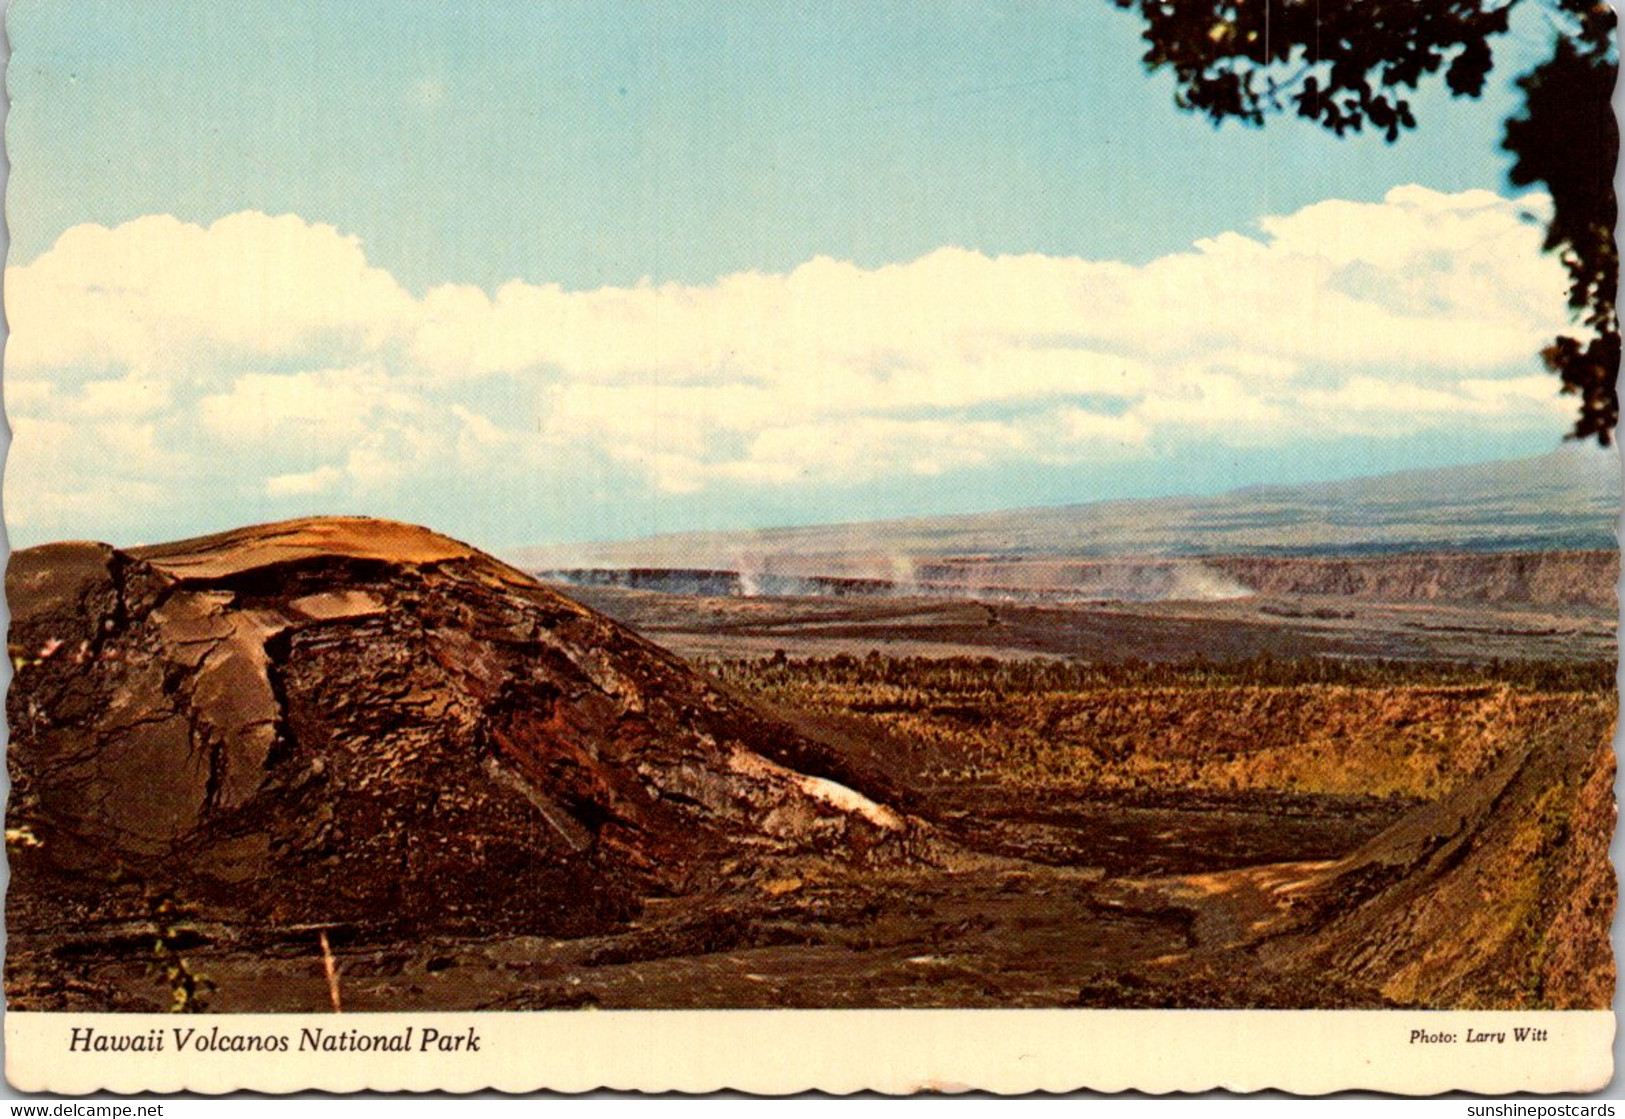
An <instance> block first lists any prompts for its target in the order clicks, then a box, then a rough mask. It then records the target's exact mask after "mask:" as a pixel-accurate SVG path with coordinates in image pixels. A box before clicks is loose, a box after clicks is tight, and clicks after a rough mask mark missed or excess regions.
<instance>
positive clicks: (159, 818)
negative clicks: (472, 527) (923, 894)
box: [7, 518, 915, 934]
mask: <svg viewBox="0 0 1625 1119" xmlns="http://www.w3.org/2000/svg"><path fill="white" fill-rule="evenodd" d="M7 593H8V596H9V598H10V602H11V609H12V619H13V620H12V628H11V633H10V646H11V656H12V659H13V664H14V665H15V666H16V670H17V671H16V676H15V678H14V682H13V685H12V688H11V692H10V695H9V697H8V706H7V714H8V718H9V721H10V726H11V731H12V742H11V749H10V753H9V758H8V761H9V765H10V769H11V778H12V782H13V791H12V798H11V802H10V806H9V810H8V816H7V828H8V838H9V839H10V840H11V842H10V843H9V844H8V846H9V847H10V848H11V852H12V855H13V864H12V865H13V875H14V877H13V880H12V889H11V893H10V896H9V899H8V900H9V906H10V914H11V920H12V928H13V929H14V930H15V929H19V928H21V929H24V930H26V929H27V928H29V927H31V926H35V925H38V926H41V927H51V926H60V925H64V924H68V925H71V924H74V923H79V924H87V923H96V922H109V921H114V922H116V921H117V920H120V919H129V918H135V917H140V916H142V915H143V911H144V910H145V909H147V908H150V907H151V906H152V905H153V904H155V902H154V897H155V892H158V893H165V894H166V895H167V894H173V895H174V897H175V898H176V899H178V900H179V901H181V902H185V903H188V904H195V905H196V907H197V908H198V909H199V910H200V911H207V912H208V913H210V914H212V915H219V916H220V917H221V919H223V920H231V921H242V922H248V923H251V924H253V925H255V926H256V927H262V928H267V929H271V928H277V927H294V926H306V927H308V926H310V925H313V924H324V923H342V924H348V925H351V926H358V927H393V928H401V927H405V928H412V929H442V930H446V929H456V928H474V929H478V930H480V931H481V932H484V933H490V932H493V931H498V930H502V929H508V930H515V931H520V930H522V931H533V932H547V933H553V934H579V933H581V932H584V931H590V930H592V929H595V928H600V927H604V926H606V925H607V924H610V923H613V922H614V921H616V920H618V919H620V918H622V917H624V916H625V915H626V914H628V913H629V912H631V911H633V910H634V909H635V908H636V906H637V905H638V904H639V902H640V900H641V899H643V898H645V897H648V896H651V895H657V894H662V893H672V892H679V891H682V890H684V889H687V888H690V887H692V886H693V885H694V883H695V882H696V881H699V880H702V879H703V878H704V877H705V875H706V874H708V873H710V872H711V870H712V869H714V867H715V866H716V864H717V863H718V862H719V861H720V860H721V859H722V857H723V855H724V853H726V855H727V856H728V857H730V858H732V859H733V860H735V862H737V861H738V860H740V859H744V860H746V861H748V860H750V859H752V858H761V859H771V858H772V857H774V856H775V854H777V853H783V852H793V853H802V854H805V853H822V854H824V855H828V856H830V857H832V858H835V859H837V860H862V859H874V858H887V857H890V856H893V855H896V854H897V853H900V852H901V851H903V850H904V849H905V848H906V847H907V846H908V844H909V843H910V842H911V836H912V835H913V833H914V831H915V827H914V825H911V824H910V822H908V821H907V820H905V819H904V818H903V817H901V816H899V815H898V814H897V813H895V812H893V811H892V810H891V809H889V808H887V807H885V806H883V805H881V804H879V803H875V802H874V801H872V800H870V799H868V798H866V797H864V796H862V795H859V794H858V793H856V792H854V791H853V790H852V789H850V788H848V787H847V786H845V785H843V784H839V783H837V782H836V781H835V780H831V779H830V777H831V776H840V775H841V774H840V770H839V767H838V765H837V764H836V763H834V762H829V763H828V764H827V765H825V766H824V768H823V770H822V772H821V773H820V774H817V775H815V774H813V773H808V772H802V771H798V770H797V769H793V768H790V766H788V765H786V764H784V763H785V762H786V761H789V762H793V763H796V764H800V765H804V766H805V765H811V766H813V767H814V768H817V767H819V766H820V764H822V761H827V759H824V758H823V755H822V754H821V753H820V750H819V748H818V747H817V745H816V744H814V743H811V742H808V741H807V740H805V739H802V738H801V737H800V736H798V735H797V734H796V733H795V732H792V731H790V730H788V729H787V728H786V727H784V726H783V725H781V724H778V723H775V722H773V721H772V720H770V719H768V718H766V717H764V716H763V715H761V714H759V713H758V712H757V711H756V710H754V709H753V708H751V707H750V706H748V705H747V704H745V703H743V702H741V701H739V700H736V699H733V698H730V697H728V696H725V695H723V694H722V693H721V692H719V691H718V690H717V689H715V688H714V687H713V686H711V685H710V684H709V683H708V682H707V681H706V680H704V679H703V678H701V677H700V676H698V675H696V674H695V673H694V672H693V671H691V670H690V669H688V668H687V667H686V666H685V665H684V664H683V663H682V662H680V661H678V660H677V659H676V658H674V657H672V656H670V655H668V654H666V653H664V652H663V651H661V650H660V649H658V648H656V647H654V646H652V645H650V644H648V643H647V642H645V641H643V640H641V639H640V638H638V637H636V636H635V635H633V634H632V633H631V632H629V631H628V630H626V629H624V628H622V627H620V626H619V625H617V624H615V623H613V622H611V621H609V620H607V619H605V618H603V617H601V616H598V615H596V614H594V613H592V612H591V611H589V610H587V609H585V608H583V607H581V606H578V605H576V604H575V603H573V602H571V601H569V600H567V599H565V598H563V597H561V596H559V595H557V594H554V593H552V592H551V591H548V590H546V589H544V588H543V587H541V586H539V585H538V584H536V583H535V582H534V581H532V580H531V579H530V578H528V577H527V576H525V575H523V574H521V573H520V572H518V571H516V570H514V569H512V568H509V567H507V566H505V565H503V564H501V563H499V562H497V561H495V560H493V559H492V558H491V557H489V556H487V555H484V554H483V553H480V552H478V551H476V550H474V549H473V548H470V547H468V546H467V545H464V544H461V543H458V542H456V541H454V540H450V539H448V538H446V537H443V536H439V535H437V534H435V533H432V532H429V531H428V530H425V529H421V528H415V527H411V526H408V525H401V524H394V523H389V522H381V521H373V520H366V519H337V518H335V519H318V520H305V521H297V522H288V523H285V524H277V525H268V526H261V527H256V528H248V529H243V530H239V531H236V532H231V533H226V534H224V535H220V536H213V537H207V538H203V539H198V540H191V541H186V542H182V543H178V544H173V545H165V546H159V547H149V548H136V549H130V550H119V549H116V548H112V547H109V546H107V545H104V544H94V543H66V544H53V545H46V546H43V547H39V548H32V549H28V550H26V551H23V552H19V553H17V554H16V555H15V556H13V558H12V561H11V566H10V568H9V570H8V572H7ZM64 906H66V908H67V912H64V909H63V907H64Z"/></svg>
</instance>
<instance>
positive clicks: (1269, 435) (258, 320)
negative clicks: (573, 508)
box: [6, 186, 1572, 519]
mask: <svg viewBox="0 0 1625 1119" xmlns="http://www.w3.org/2000/svg"><path fill="white" fill-rule="evenodd" d="M1545 205H1546V202H1545V200H1544V199H1543V198H1540V197H1538V196H1535V197H1531V198H1529V199H1523V200H1507V199H1504V198H1501V197H1499V196H1497V195H1494V194H1491V193H1489V192H1486V191H1468V192H1464V193H1461V194H1440V193H1437V192H1434V191H1430V190H1426V189H1424V188H1421V187H1415V186H1409V187H1399V188H1395V189H1394V190H1393V191H1391V192H1389V194H1388V195H1387V197H1386V198H1385V199H1384V200H1383V201H1381V202H1376V203H1356V202H1347V201H1338V200H1332V201H1327V202H1323V203H1319V204H1316V205H1313V206H1309V207H1306V208H1304V209H1302V210H1299V211H1297V212H1295V213H1292V214H1285V215H1277V216H1272V217H1267V218H1265V219H1263V220H1262V221H1261V222H1260V223H1259V228H1258V229H1257V230H1255V231H1231V232H1225V233H1221V234H1219V235H1217V236H1214V237H1212V238H1208V239H1205V240H1203V241H1201V242H1199V243H1198V244H1197V245H1196V246H1194V247H1193V248H1192V249H1191V250H1190V251H1188V252H1184V253H1178V254H1172V255H1169V256H1164V257H1161V258H1159V259H1156V260H1153V261H1151V262H1149V263H1147V264H1145V265H1143V266H1130V265H1126V264H1122V263H1119V262H1112V261H1089V260H1083V259H1077V258H1070V257H1049V256H1043V255H1039V254H1026V255H1018V256H996V257H989V256H986V255H983V254H981V253H977V252H971V251H968V250H964V249H959V248H943V249H939V250H937V251H935V252H932V253H930V254H928V255H926V256H924V257H921V258H920V259H918V260H913V261H908V262H902V263H897V264H890V265H886V266H883V267H879V268H861V267H858V266H857V265H854V264H851V263H845V262H841V261H837V260H832V259H829V258H823V257H821V258H817V259H814V260H811V261H808V262H806V263H805V264H802V265H801V266H799V267H797V268H795V269H793V270H791V271H789V272H787V273H785V274H781V275H775V274H764V273H755V272H747V273H740V274H737V275H732V276H726V277H723V278H721V279H719V280H717V281H716V282H714V283H710V284H703V285H692V286H685V285H677V284H664V285H649V284H643V285H638V286H633V287H627V288H604V289H600V290H596V291H584V292H571V291H566V290H564V289H563V288H561V287H559V286H557V285H547V284H531V283H524V282H519V281H515V282H512V283H509V284H506V285H504V286H503V287H502V288H500V289H499V290H498V291H496V292H495V293H494V294H487V293H486V292H484V291H482V290H480V289H477V288H472V287H467V286H461V285H443V286H439V287H435V288H432V289H431V290H429V291H428V292H427V293H426V294H425V295H424V296H423V297H422V298H414V297H413V296H411V295H410V294H409V293H407V292H406V291H405V290H404V289H403V288H402V287H401V285H400V284H399V283H398V282H397V281H396V280H395V279H394V278H393V277H392V276H391V275H389V274H388V273H387V272H385V271H383V270H381V269H379V268H377V267H375V266H373V265H372V264H370V263H369V262H368V261H367V259H366V256H365V253H364V252H363V249H362V246H361V244H360V242H359V241H357V240H356V239H355V238H353V237H348V236H345V235H343V234H342V233H340V232H339V231H338V230H336V229H334V228H332V227H331V226H326V225H321V224H312V223H307V222H305V221H304V220H302V219H300V218H298V217H294V216H291V215H285V216H281V217H269V216H266V215H264V214H258V213H242V214H235V215H232V216H230V217H226V218H222V219H220V220H219V221H217V222H215V223H214V224H212V225H210V226H208V227H207V228H204V227H200V226H196V225H189V224H186V223H183V222H180V221H178V220H176V219H174V218H172V217H167V216H155V217H146V218H141V219H138V220H136V221H133V222H130V223H128V224H126V225H122V226H119V227H117V228H115V229H105V228H101V227H98V226H79V227H76V228H74V229H71V230H69V231H68V232H66V233H65V234H63V236H62V237H61V238H60V239H59V240H58V242H57V244H56V245H55V246H54V247H53V248H52V249H51V250H49V251H48V252H46V253H45V254H44V255H42V256H41V257H39V258H38V259H37V260H35V261H33V262H31V263H29V264H24V265H18V266H13V267H11V268H9V269H8V271H7V299H8V303H7V312H8V314H9V315H10V318H11V323H12V328H13V334H12V340H11V344H10V348H9V349H8V352H7V370H6V373H7V379H6V401H7V406H8V408H9V409H10V414H11V418H12V421H13V424H14V426H15V429H16V433H17V443H16V450H15V451H14V458H13V464H12V469H11V470H10V471H8V488H7V497H8V501H9V502H10V506H11V510H12V512H13V513H14V514H16V513H17V511H18V510H19V509H22V510H26V511H28V512H27V515H29V516H32V517H35V518H36V519H38V518H40V517H46V516H48V509H49V504H48V502H47V500H46V498H47V495H49V496H50V500H51V501H58V502H60V503H61V504H62V507H63V508H74V509H78V510H80V511H81V512H85V511H88V510H92V509H94V508H101V507H102V506H100V505H97V502H98V501H100V500H101V499H100V498H97V497H95V496H94V495H95V494H97V493H115V492H116V493H118V494H119V495H120V496H119V499H120V500H125V501H134V500H143V495H147V496H149V497H152V498H153V499H154V500H157V499H162V500H170V501H186V500H194V501H202V500H205V499H206V497H205V494H212V495H214V496H213V497H210V498H207V499H208V500H226V499H229V495H232V494H237V495H253V497H254V500H261V501H270V502H272V503H273V508H274V507H275V506H274V503H275V502H278V501H286V502H293V501H295V500H296V499H306V500H308V499H312V498H318V497H319V498H323V499H324V500H325V499H329V498H331V499H333V500H340V499H345V498H354V499H355V500H357V501H358V502H359V501H361V500H362V499H363V498H365V499H366V500H368V501H378V500H383V499H384V498H385V497H386V496H387V495H388V493H389V492H390V491H391V488H392V487H402V486H405V487H432V486H437V485H441V484H443V483H445V482H446V481H447V480H448V479H449V480H457V479H461V480H463V481H468V482H477V481H478V480H479V479H480V478H481V477H482V475H484V474H485V473H487V472H489V471H492V470H495V469H499V468H513V469H520V470H523V471H533V472H545V471H547V470H548V469H550V465H549V464H550V463H556V462H559V461H562V460H564V459H569V460H570V461H572V462H579V461H580V460H581V456H582V455H583V454H587V455H595V456H598V457H599V458H600V459H601V460H604V461H607V462H611V463H619V464H621V465H622V466H625V467H630V468H631V469H633V470H635V471H636V472H638V473H640V474H642V475H643V476H644V478H645V479H646V480H647V482H648V484H649V485H650V486H651V487H654V488H656V489H658V490H661V491H663V492H667V493H693V492H697V491H701V490H705V489H707V488H710V487H715V486H742V485H751V486H785V485H789V486H794V485H837V486H839V485H846V484H852V483H857V482H861V481H866V480H872V479H876V478H883V477H886V476H891V475H897V474H903V475H909V474H912V475H918V476H924V477H929V476H934V475H937V474H942V473H947V472H951V471H957V470H967V469H978V468H984V469H985V468H998V467H1019V466H1021V465H1022V464H1037V463H1043V464H1049V465H1065V464H1069V463H1077V464H1086V463H1091V462H1099V461H1107V460H1120V459H1122V458H1124V457H1125V456H1136V455H1150V454H1159V453H1169V452H1170V450H1171V449H1174V448H1179V447H1181V446H1184V445H1186V444H1188V442H1189V441H1190V440H1191V439H1192V438H1200V439H1202V440H1205V441H1208V442H1213V441H1217V442H1220V443H1223V444H1229V445H1233V446H1238V447H1239V446H1248V445H1258V444H1261V443H1264V444H1268V443H1277V442H1284V441H1289V440H1294V439H1301V438H1305V437H1306V435H1305V433H1311V434H1318V433H1322V432H1334V433H1348V434H1366V435H1394V434H1400V433H1408V432H1416V431H1423V430H1427V429H1429V428H1444V427H1447V426H1453V425H1457V424H1459V423H1460V422H1461V421H1462V419H1463V418H1464V417H1467V418H1470V419H1471V420H1472V421H1473V422H1475V423H1482V424H1485V425H1488V426H1491V427H1512V426H1517V425H1520V424H1522V425H1525V426H1530V427H1533V426H1540V427H1541V428H1543V429H1551V430H1553V431H1554V433H1555V431H1556V430H1558V429H1560V427H1561V424H1562V420H1563V414H1564V413H1565V411H1566V410H1567V408H1568V407H1569V406H1570V405H1571V403H1572V402H1570V401H1565V400H1563V399H1562V398H1560V397H1559V396H1558V395H1557V392H1556V382H1555V379H1553V378H1551V377H1549V376H1547V375H1546V374H1544V373H1542V372H1540V371H1539V365H1538V361H1537V359H1536V357H1535V354H1536V353H1537V351H1538V350H1539V348H1540V346H1541V345H1542V343H1543V342H1544V341H1545V340H1546V339H1547V338H1549V337H1550V336H1551V335H1552V334H1553V333H1554V332H1556V331H1558V330H1560V329H1562V328H1563V326H1564V324H1565V322H1566V315H1565V307H1564V300H1563V296H1564V291H1565V280H1564V275H1563V272H1562V269H1561V267H1560V266H1559V265H1558V263H1557V262H1556V261H1555V260H1554V259H1553V258H1552V257H1551V256H1549V255H1547V254H1543V253H1542V252H1541V251H1540V244H1539V240H1540V230H1539V227H1538V225H1535V224H1531V223H1530V222H1528V221H1526V220H1524V218H1523V216H1522V215H1523V214H1524V213H1525V212H1526V211H1528V210H1530V209H1531V208H1534V209H1540V208H1543V207H1544V206H1545ZM189 477H190V478H193V479H196V481H195V482H193V483H188V482H187V481H186V480H187V479H188V478H189ZM189 484H190V485H191V486H192V490H191V491H190V496H188V491H187V489H186V487H187V486H188V485H189ZM143 487H146V488H143ZM221 494H225V495H227V497H226V498H221V497H220V495H221ZM245 500H246V498H245ZM85 515H87V516H88V515H89V513H88V512H86V513H85Z"/></svg>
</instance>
